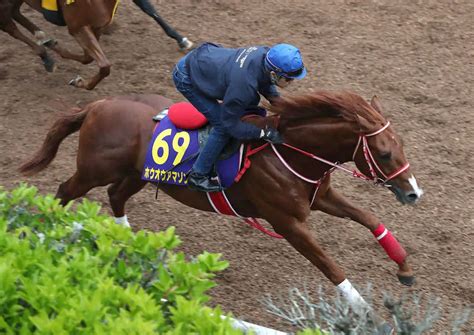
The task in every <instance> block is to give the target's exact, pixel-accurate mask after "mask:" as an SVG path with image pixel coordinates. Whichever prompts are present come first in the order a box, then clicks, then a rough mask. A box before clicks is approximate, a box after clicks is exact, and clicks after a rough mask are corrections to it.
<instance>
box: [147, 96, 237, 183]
mask: <svg viewBox="0 0 474 335" xmlns="http://www.w3.org/2000/svg"><path fill="white" fill-rule="evenodd" d="M177 105H178V104H177ZM189 105H190V104H189ZM181 112H184V113H187V114H189V115H188V117H183V116H182V113H181ZM194 112H197V113H199V112H198V111H197V110H195V109H190V108H189V106H188V103H180V105H178V106H176V105H173V106H171V107H170V108H169V112H168V115H166V112H165V113H162V114H161V116H157V117H155V118H154V119H155V120H157V119H158V120H160V121H159V123H158V124H157V125H156V127H155V129H154V131H153V136H152V139H151V141H150V143H149V145H148V149H147V154H146V158H145V165H144V167H143V171H142V179H143V180H146V181H149V182H154V183H165V184H175V185H186V183H187V178H186V174H187V173H188V172H189V171H190V170H191V168H192V166H193V164H194V162H195V160H196V158H197V156H198V154H199V150H200V147H201V146H203V145H204V144H205V142H206V140H207V137H208V134H209V130H210V126H204V124H205V123H206V122H205V121H202V120H200V121H199V122H195V120H196V119H195V115H194V116H193V113H194ZM175 123H178V124H179V125H180V126H181V127H184V128H193V127H195V126H201V128H198V129H184V128H179V127H177V126H176V124H175ZM243 157H244V145H243V144H241V143H240V142H236V141H233V142H231V143H230V144H229V145H227V146H226V148H225V149H224V152H223V154H221V156H220V158H219V160H218V162H217V164H216V173H217V178H219V181H220V183H221V185H222V186H223V187H225V188H227V187H229V186H230V185H232V183H233V182H234V179H235V177H236V176H237V174H238V173H239V170H240V167H241V166H242V160H243Z"/></svg>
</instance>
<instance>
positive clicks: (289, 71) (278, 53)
mask: <svg viewBox="0 0 474 335" xmlns="http://www.w3.org/2000/svg"><path fill="white" fill-rule="evenodd" d="M265 65H266V66H267V68H268V69H270V70H271V71H275V73H276V74H277V75H278V76H282V77H286V78H292V79H303V78H304V77H305V76H306V68H305V66H304V64H303V59H302V58H301V53H300V50H299V49H298V48H297V47H295V46H293V45H291V44H285V43H282V44H276V45H274V46H273V47H271V48H270V50H268V52H267V55H266V57H265Z"/></svg>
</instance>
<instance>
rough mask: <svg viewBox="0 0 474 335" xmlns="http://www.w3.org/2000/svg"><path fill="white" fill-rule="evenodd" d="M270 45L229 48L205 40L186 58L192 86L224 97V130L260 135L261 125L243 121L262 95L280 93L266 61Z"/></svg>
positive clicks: (239, 135)
mask: <svg viewBox="0 0 474 335" xmlns="http://www.w3.org/2000/svg"><path fill="white" fill-rule="evenodd" d="M268 50H269V48H268V47H263V46H256V47H248V48H239V49H228V48H223V47H221V46H218V45H215V44H212V43H205V44H203V45H201V46H200V47H199V48H197V49H196V50H194V51H193V52H191V53H190V54H189V56H188V57H187V58H186V65H187V69H188V72H189V75H190V78H191V81H192V83H193V85H194V86H195V87H196V88H197V89H199V90H200V91H201V92H202V93H204V94H205V95H206V96H208V97H209V98H212V99H216V100H222V101H223V104H222V108H221V121H222V125H223V127H224V129H225V131H226V132H227V133H228V134H229V135H231V136H232V137H235V138H239V139H253V138H258V137H259V136H260V131H261V130H260V128H258V127H256V126H254V125H251V124H249V123H245V122H241V121H240V118H241V117H242V116H243V115H244V114H245V112H246V110H248V109H250V108H252V107H254V106H257V105H258V103H259V102H260V95H259V93H260V94H262V95H263V96H264V97H266V98H270V97H275V96H278V95H279V94H278V90H277V88H276V86H275V85H273V84H272V83H271V81H270V76H269V75H268V71H266V70H265V65H264V60H265V55H266V53H267V51H268Z"/></svg>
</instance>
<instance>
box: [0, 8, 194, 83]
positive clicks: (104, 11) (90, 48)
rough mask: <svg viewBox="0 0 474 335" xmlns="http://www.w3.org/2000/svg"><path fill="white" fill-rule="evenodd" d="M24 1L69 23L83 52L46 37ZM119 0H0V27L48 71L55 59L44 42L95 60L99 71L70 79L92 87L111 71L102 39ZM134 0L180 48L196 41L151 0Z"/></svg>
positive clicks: (69, 56)
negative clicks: (165, 17)
mask: <svg viewBox="0 0 474 335" xmlns="http://www.w3.org/2000/svg"><path fill="white" fill-rule="evenodd" d="M24 2H25V3H27V4H28V5H29V6H30V7H31V8H33V9H35V10H36V11H38V12H40V13H42V14H43V15H44V17H45V19H46V20H47V21H49V22H51V23H53V24H55V25H58V26H67V27H68V31H69V34H71V35H72V36H73V37H74V38H75V39H76V41H77V42H78V44H79V45H80V46H81V48H82V49H83V54H75V53H72V52H70V51H69V50H67V49H65V48H63V47H62V46H61V45H60V44H59V43H58V42H57V41H55V40H53V39H51V38H47V37H46V34H45V33H44V32H43V31H42V30H41V29H40V28H39V27H37V26H36V25H35V24H33V23H32V22H31V21H30V20H28V19H27V18H26V17H25V16H24V15H23V14H21V12H20V7H21V6H22V4H23V3H24ZM118 2H119V0H90V1H76V0H0V29H2V30H3V31H5V32H7V33H8V34H10V35H11V36H13V37H14V38H16V39H19V40H21V41H23V42H25V43H26V44H28V45H29V46H30V47H31V48H32V49H33V51H34V52H35V53H36V54H37V55H38V56H40V58H41V60H42V62H43V65H44V67H45V69H46V71H48V72H53V71H54V69H55V63H54V59H53V58H52V57H51V56H50V55H49V54H48V52H47V50H46V48H45V46H46V47H48V48H50V49H52V50H54V51H55V52H56V53H58V54H59V55H60V56H61V57H62V58H66V59H72V60H75V61H78V62H80V63H82V64H89V63H91V62H93V61H95V62H96V63H97V65H98V67H99V72H98V73H97V74H96V75H95V76H93V77H92V78H90V79H88V80H86V79H83V78H81V77H80V76H77V77H76V78H74V79H72V80H71V81H70V82H69V84H70V85H73V86H75V87H78V88H84V89H87V90H92V89H93V88H94V87H95V86H97V84H98V83H99V82H100V81H102V79H104V78H105V77H107V76H108V75H109V74H110V67H111V64H110V62H109V60H108V59H107V57H106V56H105V53H104V52H103V51H102V48H101V46H100V44H99V39H100V36H101V35H102V33H103V32H104V30H105V28H107V26H109V25H110V23H111V22H112V20H113V17H114V14H115V11H116V10H117V6H118ZM134 3H135V4H136V5H137V6H138V7H140V9H142V10H143V11H144V12H145V13H147V14H148V15H149V16H151V17H152V18H153V19H154V20H155V21H156V22H157V23H158V24H159V25H160V26H161V27H162V28H163V30H164V31H165V32H166V34H167V35H168V36H169V37H171V38H173V39H175V40H176V42H177V43H178V46H179V49H180V50H181V51H187V50H190V49H192V47H193V45H194V44H193V43H192V42H191V41H190V40H189V39H187V38H186V37H183V36H182V35H180V34H179V33H178V32H177V31H176V30H175V29H173V28H172V27H171V26H169V25H168V24H167V23H166V22H165V21H164V20H163V19H162V18H161V17H160V16H159V14H158V12H157V11H156V10H155V9H154V8H153V6H152V5H151V4H150V3H149V2H148V0H134ZM14 21H16V22H18V23H19V24H20V25H22V26H23V27H25V28H26V29H27V30H28V31H29V32H30V33H31V34H33V35H34V36H35V40H36V41H33V40H32V39H30V38H29V37H28V36H26V35H24V34H23V33H22V32H21V31H20V30H19V29H18V27H17V26H16V24H15V22H14Z"/></svg>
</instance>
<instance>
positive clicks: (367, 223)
mask: <svg viewBox="0 0 474 335" xmlns="http://www.w3.org/2000/svg"><path fill="white" fill-rule="evenodd" d="M328 182H329V179H328ZM312 209H316V210H320V211H322V212H325V213H327V214H330V215H333V216H337V217H340V218H350V219H351V220H354V221H356V222H358V223H360V224H362V225H363V226H364V227H366V228H368V229H369V230H370V231H371V232H374V231H375V230H376V229H377V228H378V227H379V225H380V220H379V219H377V217H376V216H375V215H373V214H372V213H370V212H368V211H365V210H362V209H360V208H357V207H355V206H354V205H352V204H351V203H350V202H349V201H347V199H345V198H344V197H343V196H342V195H341V194H339V193H338V192H337V191H336V190H334V189H333V188H332V187H331V186H329V185H328V186H327V189H326V190H324V189H323V190H321V195H320V196H319V195H318V197H317V199H316V201H315V204H314V205H313V207H312ZM387 253H388V254H389V256H390V250H388V251H387ZM391 258H392V257H391ZM392 259H393V260H394V261H396V262H397V265H398V272H397V276H398V279H399V280H400V282H401V283H402V284H404V285H407V286H411V285H413V283H414V281H415V277H414V274H413V269H412V267H411V265H410V263H409V262H408V261H407V259H406V258H403V259H401V260H400V259H398V258H395V259H394V258H392Z"/></svg>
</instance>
